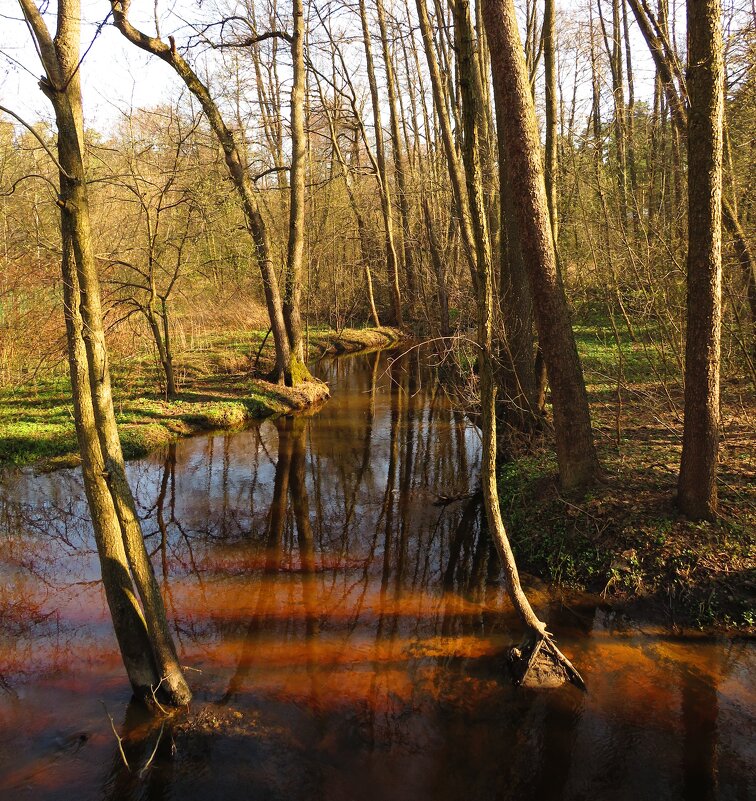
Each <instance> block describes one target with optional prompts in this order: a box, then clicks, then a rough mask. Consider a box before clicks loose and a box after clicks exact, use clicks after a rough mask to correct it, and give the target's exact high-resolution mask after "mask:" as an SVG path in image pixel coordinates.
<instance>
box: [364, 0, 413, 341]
mask: <svg viewBox="0 0 756 801" xmlns="http://www.w3.org/2000/svg"><path fill="white" fill-rule="evenodd" d="M359 8H360V22H361V24H362V39H363V44H364V46H365V65H366V67H367V74H368V83H369V84H370V98H371V101H372V105H373V122H374V126H375V154H376V160H377V162H378V174H377V176H376V177H377V179H378V189H379V191H380V195H381V211H382V213H383V226H384V233H385V236H386V266H387V268H388V284H389V288H390V291H391V300H392V310H393V313H394V323H395V324H396V325H398V326H399V327H400V328H401V327H402V326H403V325H404V318H403V315H402V294H401V289H400V287H399V257H398V255H397V251H396V243H395V241H394V212H393V209H392V204H391V186H390V185H389V180H388V171H387V170H386V149H385V146H384V143H383V123H382V122H381V100H380V96H379V95H378V83H377V81H376V78H375V65H374V62H373V49H372V47H371V45H370V29H369V24H368V18H367V8H366V5H365V0H359Z"/></svg>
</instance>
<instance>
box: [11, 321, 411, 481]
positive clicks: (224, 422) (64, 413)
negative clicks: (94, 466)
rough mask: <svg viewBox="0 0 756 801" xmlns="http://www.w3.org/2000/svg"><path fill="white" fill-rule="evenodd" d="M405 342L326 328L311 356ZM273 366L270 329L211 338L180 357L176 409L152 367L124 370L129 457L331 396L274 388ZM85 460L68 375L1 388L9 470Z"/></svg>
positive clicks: (381, 333)
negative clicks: (271, 379)
mask: <svg viewBox="0 0 756 801" xmlns="http://www.w3.org/2000/svg"><path fill="white" fill-rule="evenodd" d="M399 338H400V334H399V332H397V331H396V330H394V329H389V328H385V329H383V328H382V329H364V330H358V329H347V330H344V331H341V332H336V331H333V330H331V329H327V328H318V329H314V330H311V331H310V333H309V355H310V357H311V358H314V357H317V356H319V355H322V354H323V353H326V352H328V353H340V352H352V351H357V350H362V349H371V348H375V347H386V346H388V345H390V344H392V343H394V342H396V341H397V340H398V339H399ZM273 364H274V351H273V343H272V340H271V338H270V337H268V338H267V339H266V337H265V332H264V331H250V332H244V333H233V334H226V335H223V336H218V335H215V336H209V337H207V338H206V339H205V340H204V341H203V342H201V343H200V345H199V346H198V347H197V348H196V349H195V350H193V351H191V352H188V353H185V354H181V356H180V357H179V358H177V359H176V369H177V373H178V375H179V379H180V393H179V397H178V398H177V399H176V400H172V401H168V400H165V399H164V398H161V397H160V394H159V384H158V383H157V380H156V379H157V378H158V376H157V374H156V371H155V368H154V365H152V364H151V363H149V362H147V360H144V359H143V360H133V361H131V362H130V363H128V364H115V365H114V366H113V369H112V376H113V397H114V403H115V411H116V418H117V421H118V429H119V433H120V437H121V443H122V445H123V451H124V455H125V456H126V457H127V458H135V457H139V456H144V455H146V454H147V453H149V452H150V451H152V450H155V449H156V448H159V447H161V446H163V445H165V444H167V443H169V442H171V441H173V440H175V439H177V438H178V437H183V436H189V435H191V434H194V433H197V432H199V431H209V430H218V429H231V428H238V427H241V426H243V425H244V424H246V423H247V422H249V421H250V420H253V419H259V418H262V417H267V416H269V415H274V414H285V413H287V412H292V411H297V410H301V409H305V408H307V407H309V406H311V405H313V404H317V403H319V402H321V401H323V400H325V399H326V398H327V397H328V388H327V386H326V385H325V384H323V383H322V382H319V381H314V380H313V381H307V382H304V383H301V384H298V385H297V386H295V387H284V386H279V385H277V384H272V383H270V382H268V381H265V380H264V379H263V378H261V377H260V376H264V375H267V374H268V373H269V372H270V371H271V370H272V368H273ZM304 369H305V370H306V368H304ZM301 373H302V375H301V376H299V377H302V376H304V370H302V371H301ZM307 375H309V371H308V372H307ZM77 453H78V446H77V442H76V432H75V429H74V417H73V406H72V403H71V395H70V384H69V382H68V379H67V377H64V376H60V375H48V376H42V377H38V378H37V379H36V380H35V381H34V382H33V383H29V384H27V385H24V386H21V387H15V388H0V466H2V465H16V466H21V465H26V464H31V463H36V464H37V466H38V467H40V468H43V469H55V468H57V467H64V466H70V465H72V464H76V463H77V461H78V455H77Z"/></svg>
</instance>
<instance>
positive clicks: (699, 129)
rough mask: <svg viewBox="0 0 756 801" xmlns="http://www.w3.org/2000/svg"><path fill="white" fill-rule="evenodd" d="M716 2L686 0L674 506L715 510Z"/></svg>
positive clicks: (720, 102) (695, 514) (720, 82)
mask: <svg viewBox="0 0 756 801" xmlns="http://www.w3.org/2000/svg"><path fill="white" fill-rule="evenodd" d="M721 24H722V9H721V4H720V0H688V80H687V88H688V96H689V98H690V110H689V113H688V328H687V339H686V344H685V424H684V430H683V450H682V460H681V462H680V478H679V482H678V503H679V505H680V509H681V510H682V511H683V512H684V513H685V514H686V515H687V516H688V517H691V518H693V519H701V518H712V517H714V516H715V515H716V512H717V484H716V477H717V453H718V449H719V363H720V360H719V354H720V334H721V318H722V309H721V294H722V120H723V116H724V62H723V55H722V31H721Z"/></svg>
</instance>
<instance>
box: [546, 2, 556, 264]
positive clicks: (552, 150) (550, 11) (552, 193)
mask: <svg viewBox="0 0 756 801" xmlns="http://www.w3.org/2000/svg"><path fill="white" fill-rule="evenodd" d="M555 3H556V0H545V4H544V12H543V66H544V81H545V89H546V142H545V150H546V152H545V158H544V167H545V170H544V171H545V178H546V200H547V202H548V204H549V217H550V219H551V235H552V238H553V240H554V247H555V248H557V249H558V243H559V213H558V211H557V169H558V165H557V133H558V128H557V125H558V122H559V119H558V115H557V82H556V56H555V46H556V41H555V40H556V9H555Z"/></svg>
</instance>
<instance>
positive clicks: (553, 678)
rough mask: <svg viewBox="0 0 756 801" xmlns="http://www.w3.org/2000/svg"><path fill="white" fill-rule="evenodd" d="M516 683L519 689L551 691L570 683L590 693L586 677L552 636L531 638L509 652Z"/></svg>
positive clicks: (509, 663) (508, 658)
mask: <svg viewBox="0 0 756 801" xmlns="http://www.w3.org/2000/svg"><path fill="white" fill-rule="evenodd" d="M507 663H508V665H509V671H510V673H511V675H512V680H513V681H514V683H515V684H516V685H517V686H518V687H531V688H534V689H549V688H551V687H561V686H562V685H563V684H566V683H567V682H570V684H574V685H575V686H576V687H577V688H578V689H579V690H583V692H587V691H588V689H587V687H586V686H585V682H584V681H583V677H582V676H581V675H580V673H579V672H578V671H577V669H576V668H575V666H574V665H573V664H572V662H570V660H569V659H567V657H566V656H565V655H564V654H563V653H562V652H561V651H560V650H559V649H558V648H557V647H556V645H555V644H554V641H553V640H552V639H551V637H548V636H547V637H537V638H535V637H533V638H529V639H528V640H526V641H525V642H523V643H521V644H520V645H519V646H515V647H513V648H511V649H510V650H509V652H508V653H507Z"/></svg>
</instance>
